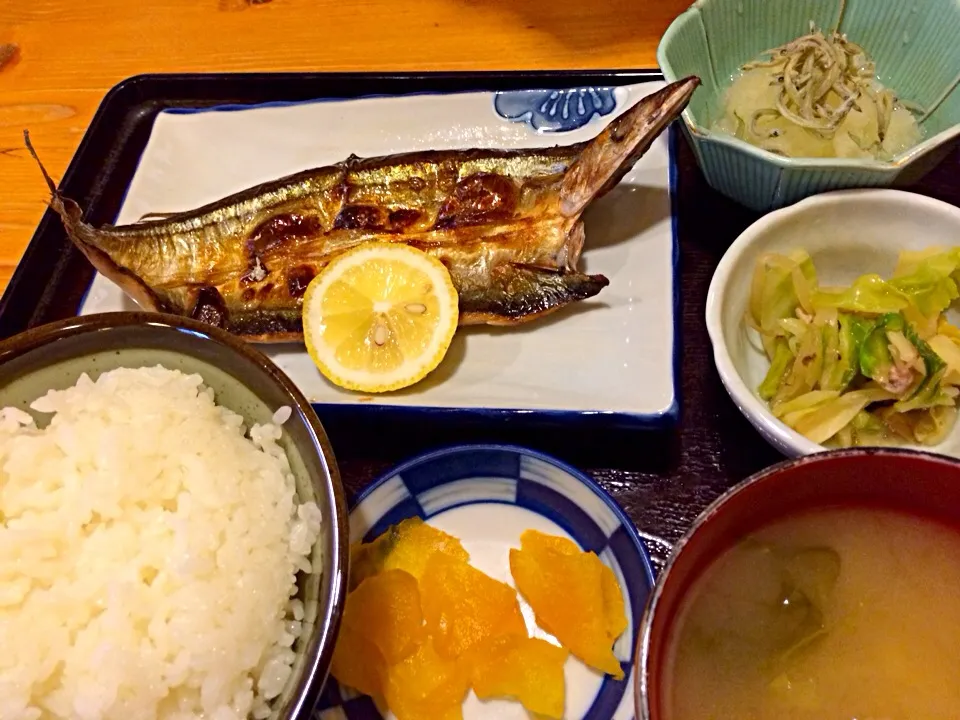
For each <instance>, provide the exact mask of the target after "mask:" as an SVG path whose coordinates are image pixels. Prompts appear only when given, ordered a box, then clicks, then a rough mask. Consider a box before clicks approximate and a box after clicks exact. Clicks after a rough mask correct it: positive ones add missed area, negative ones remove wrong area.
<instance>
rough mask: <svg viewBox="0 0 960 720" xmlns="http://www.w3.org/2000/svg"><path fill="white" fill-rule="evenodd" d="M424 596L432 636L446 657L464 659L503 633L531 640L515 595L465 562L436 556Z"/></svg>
mask: <svg viewBox="0 0 960 720" xmlns="http://www.w3.org/2000/svg"><path fill="white" fill-rule="evenodd" d="M420 593H421V597H422V603H423V617H424V619H425V620H426V626H427V632H428V633H429V634H430V636H431V637H432V638H433V642H434V645H435V646H436V649H437V652H438V653H439V654H440V655H441V656H442V657H444V658H449V659H453V658H456V657H459V656H460V655H462V654H463V653H464V652H466V651H467V650H469V649H470V648H471V647H474V646H475V645H477V644H478V643H480V642H483V641H484V640H487V639H489V638H492V637H495V636H498V635H520V636H522V637H526V636H527V626H526V623H525V622H524V620H523V615H521V614H520V603H519V602H517V593H516V591H515V590H514V589H513V588H512V587H510V586H509V585H507V584H505V583H502V582H499V581H498V580H494V579H493V578H492V577H490V576H489V575H487V574H485V573H483V572H481V571H479V570H477V569H476V568H475V567H473V566H472V565H470V564H469V563H467V562H466V561H464V560H458V559H456V558H454V557H452V556H450V555H447V554H445V553H435V554H434V555H433V556H432V557H431V558H430V560H429V561H428V562H427V567H426V569H425V570H424V573H423V578H422V580H421V581H420Z"/></svg>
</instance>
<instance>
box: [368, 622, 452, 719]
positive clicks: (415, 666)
mask: <svg viewBox="0 0 960 720" xmlns="http://www.w3.org/2000/svg"><path fill="white" fill-rule="evenodd" d="M469 686H470V679H469V675H468V673H467V670H466V668H465V667H464V665H463V664H462V663H460V662H458V661H457V660H446V659H444V658H442V657H440V655H439V654H438V653H437V651H436V650H435V648H434V645H433V643H432V642H431V641H430V640H429V639H428V640H427V641H426V642H423V643H421V644H420V646H419V647H418V648H417V652H415V653H414V654H413V655H411V656H410V657H408V658H406V659H405V660H403V661H401V662H399V663H397V664H396V665H392V666H391V667H390V668H389V670H388V671H387V687H386V700H387V707H389V708H390V710H391V711H393V714H394V715H396V716H397V720H463V699H464V697H465V696H466V694H467V690H468V689H469Z"/></svg>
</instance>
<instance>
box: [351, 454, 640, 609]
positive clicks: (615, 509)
mask: <svg viewBox="0 0 960 720" xmlns="http://www.w3.org/2000/svg"><path fill="white" fill-rule="evenodd" d="M476 451H494V452H506V453H513V454H515V455H518V456H527V457H532V458H535V459H537V460H541V461H543V462H545V463H548V464H549V465H553V466H554V467H556V468H557V469H559V470H563V472H565V473H567V474H568V475H570V476H571V477H574V478H576V479H577V481H579V482H580V483H581V484H582V485H583V486H584V487H587V488H589V489H590V491H591V492H592V493H593V494H594V495H596V496H597V497H598V498H600V500H601V501H603V503H604V505H606V506H607V508H608V509H609V510H610V511H611V512H612V513H613V514H614V516H615V517H616V518H617V520H618V521H619V522H620V524H621V525H622V526H623V527H624V528H626V530H627V534H628V535H629V537H630V539H631V540H632V542H633V544H634V545H635V546H636V549H637V551H638V552H639V553H640V557H641V558H642V559H643V567H644V576H645V577H646V579H647V585H648V586H649V587H650V588H651V592H652V588H653V585H654V583H655V582H656V572H655V569H654V566H653V560H652V559H651V558H650V551H649V550H648V549H647V546H646V544H645V543H644V542H643V536H642V535H641V534H640V530H639V528H637V525H636V523H635V522H633V520H631V519H630V516H629V515H627V513H626V511H625V510H624V509H623V508H622V507H620V504H619V503H618V502H617V501H616V500H614V498H613V496H612V495H611V494H610V493H608V492H607V491H606V490H605V489H604V488H603V486H602V485H600V483H598V482H597V481H596V480H594V479H593V478H592V477H590V476H589V475H588V474H587V473H585V472H584V471H583V470H579V469H577V468H575V467H574V466H572V465H570V464H569V463H566V462H564V461H563V460H560V459H559V458H557V457H555V456H553V455H550V454H548V453H545V452H541V451H539V450H533V449H532V448H528V447H526V446H524V445H516V444H513V443H454V444H451V445H444V446H442V447H438V448H434V449H433V450H427V451H425V452H422V453H418V454H417V455H414V456H412V457H410V458H407V459H406V460H403V461H401V462H399V463H397V464H396V465H394V466H393V467H391V468H388V469H387V470H386V471H384V472H383V473H381V474H380V475H378V476H377V477H376V479H375V480H373V481H372V482H371V483H370V484H369V485H368V486H367V487H365V488H364V489H363V491H362V492H360V493H359V494H358V495H357V496H356V498H355V499H354V501H353V504H352V508H351V510H350V511H351V512H352V511H353V509H354V508H356V507H358V506H359V505H360V503H362V502H363V501H364V500H366V499H367V497H368V496H369V495H371V494H372V493H373V491H374V490H376V489H377V488H378V487H380V486H381V485H382V484H383V483H385V482H387V481H388V480H390V479H391V478H393V477H395V476H397V475H402V474H403V472H404V471H406V470H409V469H410V468H411V467H415V466H417V465H421V464H423V463H426V462H431V461H433V460H437V459H439V458H444V457H448V456H450V455H458V454H460V453H463V452H476ZM637 627H638V628H639V627H640V626H639V624H638V625H637Z"/></svg>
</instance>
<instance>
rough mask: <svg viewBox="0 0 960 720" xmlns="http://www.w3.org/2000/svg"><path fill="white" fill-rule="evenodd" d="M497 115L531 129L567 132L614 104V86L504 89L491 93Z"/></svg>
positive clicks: (602, 114) (615, 99)
mask: <svg viewBox="0 0 960 720" xmlns="http://www.w3.org/2000/svg"><path fill="white" fill-rule="evenodd" d="M493 107H494V109H495V110H496V111H497V115H499V116H500V117H502V118H504V119H506V120H513V121H515V122H525V123H527V124H528V125H529V126H530V127H532V128H533V129H534V130H538V131H539V130H544V131H549V132H569V131H570V130H576V129H577V128H581V127H583V126H584V125H586V124H587V123H588V122H590V121H591V120H592V119H593V117H594V115H599V116H601V117H602V116H604V115H609V114H610V113H612V112H613V111H614V110H615V109H616V107H617V98H616V95H615V94H614V88H609V87H586V88H571V89H570V90H504V91H500V92H497V93H495V94H494V96H493Z"/></svg>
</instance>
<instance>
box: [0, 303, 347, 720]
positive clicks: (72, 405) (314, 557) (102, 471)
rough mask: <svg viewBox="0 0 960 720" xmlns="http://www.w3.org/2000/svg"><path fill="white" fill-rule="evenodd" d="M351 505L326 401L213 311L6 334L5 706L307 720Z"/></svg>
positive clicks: (170, 719)
mask: <svg viewBox="0 0 960 720" xmlns="http://www.w3.org/2000/svg"><path fill="white" fill-rule="evenodd" d="M346 571H347V531H346V506H345V500H344V493H343V490H342V487H341V484H340V478H339V473H338V471H337V466H336V462H335V460H334V457H333V453H332V451H331V450H330V446H329V443H328V441H327V437H326V434H325V433H324V430H323V428H322V427H321V425H320V422H319V420H318V419H317V417H316V415H315V414H314V412H313V410H312V408H311V407H310V404H309V402H308V401H307V400H306V398H304V396H303V395H302V394H301V393H300V392H299V391H298V390H297V389H296V387H295V386H294V385H293V384H292V383H291V381H290V380H289V379H288V378H287V377H286V376H285V375H284V374H283V373H282V372H281V371H280V370H279V369H277V368H276V366H275V365H273V364H272V363H271V362H270V361H269V360H268V359H267V358H266V357H264V356H263V355H262V354H261V353H259V352H257V351H256V350H255V349H253V348H252V347H250V346H248V345H246V344H245V343H243V342H242V341H240V340H238V339H236V338H234V337H232V336H229V335H227V334H226V333H224V332H221V331H219V330H217V329H216V328H212V327H210V326H208V325H205V324H201V323H197V322H193V321H190V320H185V319H183V318H178V317H173V316H167V315H160V314H153V313H150V314H146V313H107V314H102V315H89V316H85V317H80V318H72V319H70V320H65V321H61V322H58V323H53V324H51V325H45V326H42V327H39V328H36V329H33V330H30V331H28V332H26V333H23V334H21V335H18V336H15V337H13V338H10V339H8V340H6V341H4V342H2V343H0V649H2V652H0V718H2V719H3V720H60V719H61V718H62V719H64V720H66V719H68V718H69V719H70V720H121V719H122V720H140V719H144V720H146V719H147V718H149V719H150V720H195V719H200V718H202V719H203V720H259V719H261V718H262V719H266V718H271V719H273V718H276V719H282V720H294V719H297V720H306V719H307V718H309V717H310V714H311V713H312V711H313V708H314V705H315V704H316V701H317V698H318V696H319V693H320V691H321V690H322V687H323V684H324V682H325V680H326V677H327V673H328V669H329V664H330V660H331V657H332V653H333V647H334V643H335V641H336V634H337V630H338V627H339V621H340V614H341V612H342V609H343V602H344V588H345V585H346V583H345V582H344V580H345V576H346Z"/></svg>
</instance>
